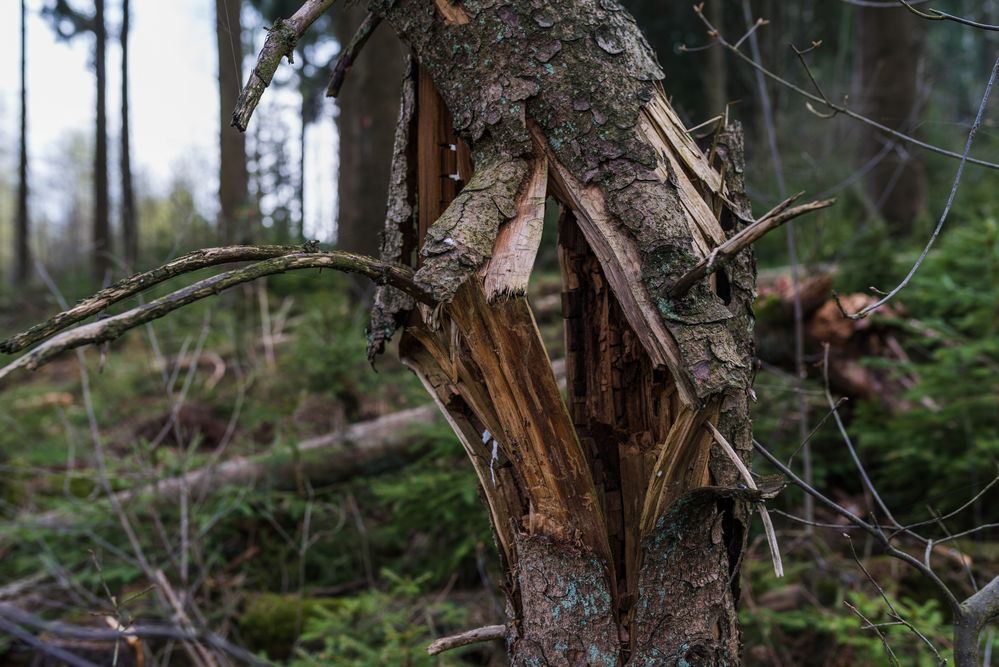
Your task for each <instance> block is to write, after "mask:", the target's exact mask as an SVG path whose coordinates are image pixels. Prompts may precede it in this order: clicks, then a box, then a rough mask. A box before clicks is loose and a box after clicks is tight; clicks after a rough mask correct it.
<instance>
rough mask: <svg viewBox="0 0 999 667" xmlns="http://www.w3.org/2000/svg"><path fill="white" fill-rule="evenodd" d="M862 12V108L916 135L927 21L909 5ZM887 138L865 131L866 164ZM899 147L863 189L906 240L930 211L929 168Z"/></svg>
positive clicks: (862, 149)
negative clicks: (927, 176)
mask: <svg viewBox="0 0 999 667" xmlns="http://www.w3.org/2000/svg"><path fill="white" fill-rule="evenodd" d="M858 11H859V17H860V19H859V20H860V54H859V63H858V79H859V82H858V87H859V100H858V101H859V103H860V106H861V109H860V110H861V112H862V113H864V114H865V115H867V116H868V117H870V118H873V119H874V120H876V121H878V122H880V123H883V124H885V125H887V126H888V127H890V128H892V129H897V130H901V131H903V132H909V133H911V132H912V130H913V128H915V126H916V124H917V123H918V122H919V119H920V117H921V112H922V108H921V107H922V104H923V101H922V100H921V99H920V91H919V87H920V81H919V72H920V68H921V67H922V59H921V57H920V55H921V54H922V53H923V51H924V47H923V41H924V39H923V38H924V32H923V31H924V25H923V24H924V23H925V21H923V20H922V19H920V18H919V17H918V16H916V15H914V14H913V13H912V12H909V11H908V10H907V9H905V8H904V7H899V8H896V9H884V8H859V10H858ZM865 127H866V126H865ZM885 140H886V139H885V138H884V136H883V134H882V133H881V132H878V131H876V130H873V129H870V128H869V129H867V130H865V131H864V132H863V133H862V137H861V141H860V158H861V160H862V161H863V162H865V163H866V162H868V161H870V160H872V159H874V158H875V156H877V155H878V154H879V153H881V152H882V151H883V150H884V141H885ZM897 148H898V149H899V150H891V151H890V152H888V154H887V155H886V156H885V157H884V159H882V160H881V161H880V162H879V163H878V164H877V166H875V167H874V168H873V169H872V170H871V171H870V172H869V173H868V175H867V176H866V178H865V179H864V189H865V191H866V193H867V196H868V197H869V198H870V202H871V204H872V205H873V206H874V208H875V209H876V210H877V211H878V212H879V213H880V214H881V215H882V216H883V217H884V219H885V221H886V222H887V223H888V225H889V228H890V229H891V231H892V233H893V234H894V235H896V236H905V235H907V234H908V233H910V232H911V230H912V229H913V224H914V223H915V221H916V218H917V217H918V216H919V214H920V213H922V212H923V211H924V210H925V208H926V188H927V183H926V168H925V165H924V164H923V162H922V160H921V159H920V158H919V156H918V155H917V154H915V153H910V152H908V151H905V150H901V149H903V148H904V147H902V146H899V147H897Z"/></svg>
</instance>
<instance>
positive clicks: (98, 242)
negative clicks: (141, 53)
mask: <svg viewBox="0 0 999 667" xmlns="http://www.w3.org/2000/svg"><path fill="white" fill-rule="evenodd" d="M94 10H95V11H94V41H95V48H94V71H95V74H96V78H97V123H96V125H97V137H96V139H95V142H94V277H95V278H96V279H97V280H98V281H100V282H103V281H105V280H106V279H107V277H108V274H109V271H110V270H111V252H112V249H111V222H110V211H109V201H108V200H109V197H108V119H107V62H106V60H107V53H106V52H107V25H106V24H105V20H104V0H96V2H95V3H94Z"/></svg>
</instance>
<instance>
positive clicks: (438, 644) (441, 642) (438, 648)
mask: <svg viewBox="0 0 999 667" xmlns="http://www.w3.org/2000/svg"><path fill="white" fill-rule="evenodd" d="M494 639H506V626H505V625H487V626H485V627H482V628H475V629H474V630H468V631H467V632H462V633H461V634H459V635H452V636H451V637H442V638H440V639H438V640H436V641H434V642H433V643H432V644H430V646H428V647H427V653H429V654H430V655H437V654H439V653H443V652H444V651H450V650H451V649H456V648H461V647H462V646H468V645H469V644H478V643H481V642H488V641H492V640H494Z"/></svg>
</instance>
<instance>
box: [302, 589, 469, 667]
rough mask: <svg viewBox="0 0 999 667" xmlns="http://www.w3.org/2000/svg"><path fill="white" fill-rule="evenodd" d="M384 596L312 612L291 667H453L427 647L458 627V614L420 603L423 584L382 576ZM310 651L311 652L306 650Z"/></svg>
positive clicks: (449, 657) (452, 658)
mask: <svg viewBox="0 0 999 667" xmlns="http://www.w3.org/2000/svg"><path fill="white" fill-rule="evenodd" d="M381 574H382V578H383V579H385V580H386V581H387V582H388V583H389V589H388V590H387V591H385V592H380V591H372V592H368V593H365V594H363V595H358V596H354V597H350V598H342V599H339V600H336V601H334V602H333V603H332V604H330V605H324V606H321V607H317V608H316V614H315V615H314V616H313V617H311V618H310V619H308V621H307V622H306V626H305V632H304V633H303V634H302V637H301V642H302V644H303V648H300V649H299V650H298V651H297V654H298V655H297V659H296V660H294V661H293V662H291V663H290V664H291V665H292V667H320V666H324V665H333V664H335V665H342V666H343V667H381V666H382V665H409V666H411V667H421V666H423V665H427V666H429V665H456V664H459V659H458V657H457V655H456V654H458V653H460V652H454V653H449V654H446V655H444V656H441V657H440V658H432V657H430V656H429V655H427V653H426V650H425V648H426V645H427V644H428V643H429V642H430V641H432V640H433V638H434V636H435V635H436V633H437V632H438V628H439V627H452V628H453V627H459V626H461V625H462V624H463V623H464V620H465V615H464V613H463V612H462V610H461V609H460V608H458V607H456V606H454V605H452V604H448V603H434V602H431V603H429V604H424V603H421V596H422V595H424V594H425V591H424V584H425V583H426V580H425V578H418V579H411V578H407V577H402V576H399V575H396V574H395V573H393V572H392V571H390V570H383V571H382V573H381ZM310 646H314V647H315V648H312V649H311V650H310V649H309V648H308V647H310Z"/></svg>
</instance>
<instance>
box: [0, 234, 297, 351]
mask: <svg viewBox="0 0 999 667" xmlns="http://www.w3.org/2000/svg"><path fill="white" fill-rule="evenodd" d="M305 250H306V251H308V250H309V248H305ZM302 251H303V247H302V246H282V245H259V246H244V245H240V246H226V247H221V248H204V249H202V250H195V251H194V252H189V253H187V254H186V255H183V256H181V257H178V258H177V259H174V260H171V261H170V262H167V263H166V264H164V265H163V266H160V267H157V268H155V269H153V270H151V271H146V272H144V273H137V274H135V275H133V276H130V277H128V278H125V279H123V280H119V281H118V282H116V283H115V284H113V285H111V286H110V287H105V288H104V289H102V290H101V291H99V292H97V293H96V294H94V295H93V296H91V297H88V298H86V299H83V300H82V301H80V302H79V303H78V304H76V305H75V306H73V307H72V308H70V309H69V310H67V311H66V312H64V313H59V314H58V315H56V316H55V317H53V318H52V319H50V320H48V321H47V322H42V323H41V324H36V325H35V326H33V327H31V328H30V329H28V330H27V331H23V332H21V333H19V334H16V335H14V336H11V337H10V338H8V339H7V340H5V341H3V342H0V352H6V353H8V354H10V353H14V352H20V351H21V350H23V349H24V348H26V347H28V346H29V345H34V344H35V343H37V342H38V341H40V340H44V339H46V338H48V337H49V336H51V335H53V334H55V333H57V332H59V331H61V330H63V329H65V328H66V327H68V326H69V325H71V324H76V323H77V322H80V321H82V320H85V319H87V318H88V317H90V316H91V315H96V314H97V313H99V312H101V311H102V310H104V309H105V308H107V307H108V306H110V305H112V304H115V303H118V302H119V301H122V300H124V299H127V298H128V297H130V296H134V295H136V294H138V293H139V292H143V291H145V290H147V289H149V288H150V287H153V286H155V285H158V284H160V283H162V282H165V281H167V280H170V279H171V278H175V277H176V276H179V275H181V274H184V273H191V272H194V271H198V270H199V269H204V268H208V267H210V266H218V265H219V264H230V263H233V262H249V261H259V260H263V259H270V258H272V257H281V256H283V255H291V254H295V253H300V252H302Z"/></svg>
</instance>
